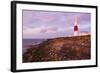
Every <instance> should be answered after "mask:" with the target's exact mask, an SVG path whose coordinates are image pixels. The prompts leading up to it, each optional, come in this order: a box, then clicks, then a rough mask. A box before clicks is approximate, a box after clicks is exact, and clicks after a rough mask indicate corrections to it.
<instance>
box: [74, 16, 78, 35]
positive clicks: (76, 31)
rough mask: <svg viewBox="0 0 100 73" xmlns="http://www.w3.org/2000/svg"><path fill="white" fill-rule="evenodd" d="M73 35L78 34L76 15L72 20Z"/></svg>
mask: <svg viewBox="0 0 100 73" xmlns="http://www.w3.org/2000/svg"><path fill="white" fill-rule="evenodd" d="M74 36H78V23H77V17H75V20H74Z"/></svg>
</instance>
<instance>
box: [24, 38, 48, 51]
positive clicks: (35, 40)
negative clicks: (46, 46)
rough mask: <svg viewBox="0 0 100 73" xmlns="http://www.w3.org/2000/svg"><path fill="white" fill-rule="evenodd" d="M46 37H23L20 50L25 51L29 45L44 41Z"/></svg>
mask: <svg viewBox="0 0 100 73" xmlns="http://www.w3.org/2000/svg"><path fill="white" fill-rule="evenodd" d="M45 40H46V39H23V40H22V51H23V52H26V50H27V49H28V48H29V46H30V45H37V44H40V43H42V42H43V41H45Z"/></svg>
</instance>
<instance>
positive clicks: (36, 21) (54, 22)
mask: <svg viewBox="0 0 100 73" xmlns="http://www.w3.org/2000/svg"><path fill="white" fill-rule="evenodd" d="M22 17H23V18H22V22H23V38H24V39H48V38H57V37H67V36H69V35H73V28H74V27H73V26H74V20H75V17H77V20H78V29H79V32H88V33H90V29H91V27H90V25H91V14H90V13H83V12H61V11H57V12H56V11H36V10H23V16H22Z"/></svg>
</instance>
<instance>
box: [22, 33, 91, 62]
mask: <svg viewBox="0 0 100 73" xmlns="http://www.w3.org/2000/svg"><path fill="white" fill-rule="evenodd" d="M90 58H91V38H90V35H83V36H73V37H61V38H54V39H48V40H46V41H44V42H42V43H41V44H38V45H31V46H30V48H29V49H27V51H26V52H25V53H24V54H23V62H44V61H64V60H85V59H90Z"/></svg>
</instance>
